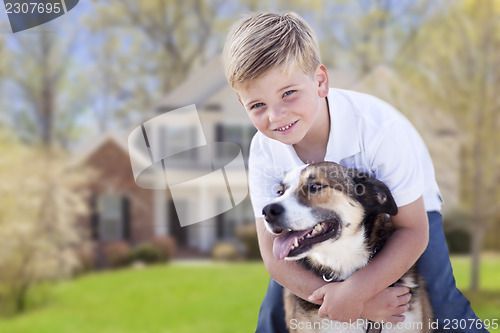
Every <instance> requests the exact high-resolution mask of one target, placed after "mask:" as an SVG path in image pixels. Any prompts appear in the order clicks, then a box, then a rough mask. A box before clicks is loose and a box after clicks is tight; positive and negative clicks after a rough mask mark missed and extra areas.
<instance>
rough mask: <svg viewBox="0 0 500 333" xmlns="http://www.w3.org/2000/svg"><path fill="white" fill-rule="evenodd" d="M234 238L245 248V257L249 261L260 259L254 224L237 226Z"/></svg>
mask: <svg viewBox="0 0 500 333" xmlns="http://www.w3.org/2000/svg"><path fill="white" fill-rule="evenodd" d="M236 236H237V237H238V239H239V240H240V241H241V242H242V243H243V245H244V246H245V257H246V258H247V259H250V260H256V259H259V260H260V259H262V258H261V256H260V250H259V241H258V239H257V228H256V227H255V224H244V225H241V226H239V228H238V230H237V231H236Z"/></svg>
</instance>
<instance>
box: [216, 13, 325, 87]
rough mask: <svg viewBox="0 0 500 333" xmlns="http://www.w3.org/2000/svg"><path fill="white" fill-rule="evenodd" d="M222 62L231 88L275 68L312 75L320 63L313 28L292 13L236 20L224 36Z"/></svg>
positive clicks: (242, 84)
mask: <svg viewBox="0 0 500 333" xmlns="http://www.w3.org/2000/svg"><path fill="white" fill-rule="evenodd" d="M223 61H224V69H225V74H226V78H227V80H228V82H229V84H230V85H231V86H232V87H233V88H234V89H238V88H240V87H244V86H246V85H247V84H248V82H249V81H251V80H253V79H256V78H259V77H262V76H264V75H265V74H266V73H267V72H269V70H271V69H273V68H276V67H282V69H284V70H291V69H292V68H297V69H299V70H301V71H302V72H304V73H305V74H310V75H313V73H314V71H315V69H316V68H317V66H318V65H319V64H320V63H321V61H320V57H319V47H318V42H317V39H316V35H315V33H314V31H313V29H312V28H311V27H310V26H309V25H308V24H307V23H306V22H305V21H304V20H303V19H302V18H301V17H300V16H298V15H297V14H295V13H286V14H283V15H280V14H272V13H260V14H255V15H252V16H249V17H246V18H243V19H242V20H240V21H238V22H237V23H236V24H235V25H233V28H232V29H231V31H230V32H229V34H228V36H227V39H226V43H225V46H224V51H223ZM294 66H296V67H294Z"/></svg>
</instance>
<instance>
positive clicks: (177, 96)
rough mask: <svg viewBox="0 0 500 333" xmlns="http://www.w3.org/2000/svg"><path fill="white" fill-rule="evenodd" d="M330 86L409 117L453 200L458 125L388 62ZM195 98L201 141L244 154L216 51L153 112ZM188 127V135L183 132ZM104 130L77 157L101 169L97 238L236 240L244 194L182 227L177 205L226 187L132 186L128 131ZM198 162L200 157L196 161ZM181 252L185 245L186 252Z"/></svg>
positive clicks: (246, 205) (187, 168)
mask: <svg viewBox="0 0 500 333" xmlns="http://www.w3.org/2000/svg"><path fill="white" fill-rule="evenodd" d="M329 73H330V77H331V82H332V86H334V87H338V88H346V89H352V90H358V91H362V92H367V93H371V94H373V95H376V96H378V97H380V98H382V99H385V100H386V101H388V102H389V103H391V104H393V105H395V106H396V107H397V108H398V109H400V110H401V111H402V112H403V113H405V114H406V116H407V117H408V118H409V119H410V120H411V121H412V122H413V123H414V124H415V126H416V128H417V129H418V130H419V132H420V133H421V134H422V136H423V138H424V141H426V143H427V145H428V146H429V150H430V153H431V155H432V157H433V159H434V162H435V165H436V171H437V178H438V182H439V184H440V185H441V189H442V192H443V193H442V194H443V196H444V198H445V200H446V202H447V207H452V208H453V206H454V205H455V204H456V202H458V196H457V193H458V191H457V186H458V182H457V181H456V179H457V177H458V170H457V166H456V163H455V161H456V160H457V159H458V153H459V142H458V140H457V139H456V133H457V131H456V129H455V126H454V125H453V123H452V122H451V121H450V120H449V118H447V117H445V116H444V115H443V114H442V113H441V112H439V110H435V109H433V108H432V107H431V106H430V105H429V104H428V103H426V101H425V100H424V99H423V98H421V97H419V95H418V94H417V93H415V92H414V91H413V90H412V89H411V88H410V87H409V86H407V85H405V84H404V82H402V80H401V79H400V78H399V77H398V76H397V74H396V73H395V72H394V71H393V70H391V69H390V68H387V67H384V66H380V67H377V68H375V69H374V71H373V72H371V73H369V74H368V75H367V76H365V77H364V78H361V79H357V78H356V77H355V76H354V75H352V74H350V73H349V72H348V71H342V70H331V71H329ZM191 104H195V105H196V108H197V111H198V115H199V118H200V122H201V126H202V128H203V135H204V136H205V139H206V141H207V142H233V143H236V144H238V145H239V147H240V149H241V151H242V154H243V156H244V157H245V158H246V157H247V156H248V151H249V145H250V141H251V138H252V137H253V135H254V133H255V129H254V127H253V126H252V124H251V123H250V121H249V119H248V116H247V115H246V114H245V111H244V109H243V108H242V107H241V105H240V103H239V101H238V99H237V97H236V95H235V93H234V92H233V91H232V89H231V88H230V87H229V85H228V84H227V83H226V80H225V78H224V74H223V69H222V64H221V60H220V58H215V59H213V60H212V61H210V62H208V63H207V64H206V65H205V66H204V67H202V68H201V69H200V70H198V71H197V72H196V73H194V75H191V76H190V77H188V78H187V79H186V81H184V82H183V83H182V84H181V85H179V86H178V87H177V88H176V89H174V90H173V91H172V92H171V93H169V94H168V95H167V96H165V97H164V98H163V99H162V100H161V101H160V103H159V106H158V108H157V113H158V114H164V113H165V112H168V111H171V110H175V109H179V108H181V107H184V106H187V105H191ZM172 126H173V127H172V128H170V130H166V131H165V137H164V142H170V143H171V144H175V142H178V141H176V140H187V139H188V137H189V136H190V135H196V134H192V133H193V131H192V128H191V127H190V126H191V125H190V124H189V123H182V122H179V123H176V124H175V125H172ZM189 133H191V134H189ZM128 134H129V133H126V134H125V135H121V136H120V135H117V134H108V135H105V136H103V137H102V138H100V140H99V141H98V142H97V143H96V144H95V145H94V146H92V147H91V148H90V149H89V151H88V152H87V153H86V154H83V155H82V157H81V161H82V163H85V164H86V165H89V166H91V167H92V168H94V169H96V170H98V171H99V172H100V177H99V178H98V181H96V182H95V183H94V184H92V186H91V189H92V193H93V195H92V198H91V199H90V200H91V203H92V207H93V214H92V215H91V216H89V217H87V219H86V222H84V224H85V225H86V226H87V228H89V229H90V230H92V235H93V237H94V239H95V240H96V241H97V242H98V243H103V242H109V241H114V240H123V241H126V242H129V243H130V244H132V245H134V244H139V243H141V242H144V241H148V240H150V239H152V238H154V237H156V236H163V235H172V236H173V237H175V239H176V241H177V245H178V248H179V249H180V253H183V250H185V251H187V250H188V249H195V250H196V251H197V252H196V253H197V254H198V255H203V254H207V253H208V252H209V251H210V249H211V248H212V247H213V245H214V244H216V243H217V242H219V241H221V240H226V241H232V242H237V240H236V237H235V234H236V230H237V228H238V227H239V226H241V225H244V224H253V223H254V217H253V212H252V208H251V204H250V201H249V198H248V197H247V198H246V199H245V200H243V202H241V203H240V204H238V205H237V206H236V207H234V208H233V209H231V210H229V211H227V212H225V213H223V214H220V215H217V216H214V217H212V218H209V219H207V220H206V221H203V222H201V223H196V224H192V225H188V226H185V227H181V225H180V223H179V218H178V214H177V213H178V211H179V207H180V206H182V209H183V211H186V212H189V213H193V214H194V213H196V212H197V211H198V210H200V209H208V208H210V207H217V206H218V205H221V202H222V201H221V200H222V199H223V197H224V196H225V195H227V193H226V192H227V190H226V188H225V187H221V188H218V189H212V190H211V191H209V192H207V191H203V190H200V189H195V188H192V189H186V190H185V192H184V193H183V194H182V195H181V197H180V198H176V200H175V202H174V200H173V198H172V194H171V193H170V191H169V190H168V188H167V189H165V190H161V189H160V190H158V189H157V190H147V189H142V188H140V187H138V186H137V185H136V184H135V182H134V176H133V174H132V169H131V165H130V159H129V155H128V147H127V135H128ZM202 163H203V162H202V161H201V160H200V162H199V165H201V164H202ZM197 165H198V163H191V165H187V164H184V165H179V167H178V168H177V170H175V172H174V174H175V175H174V176H172V177H174V178H175V177H181V176H182V177H186V173H189V172H192V171H193V170H194V169H196V167H197ZM245 177H246V173H242V174H241V175H240V176H239V180H240V182H238V184H237V185H236V186H239V187H244V186H246V178H245ZM184 253H186V252H184Z"/></svg>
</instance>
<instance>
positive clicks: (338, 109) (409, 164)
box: [248, 88, 442, 217]
mask: <svg viewBox="0 0 500 333" xmlns="http://www.w3.org/2000/svg"><path fill="white" fill-rule="evenodd" d="M327 99H328V106H329V112H330V122H331V123H330V137H329V139H328V144H327V148H326V155H325V161H331V162H336V163H339V164H341V165H343V166H345V167H348V168H355V169H358V170H360V171H364V172H367V173H368V174H369V175H370V176H372V177H375V178H377V179H378V180H380V181H382V182H383V183H385V184H386V185H387V187H388V188H389V189H390V190H391V192H392V195H393V197H394V199H395V201H396V204H397V205H398V206H404V205H407V204H409V203H411V202H413V201H415V200H416V199H418V198H419V197H420V196H421V195H423V197H424V203H425V208H426V210H427V211H440V210H441V204H442V199H441V195H440V193H439V187H438V185H437V182H436V179H435V175H434V166H433V164H432V160H431V158H430V155H429V152H428V151H427V148H426V147H425V144H424V142H423V140H422V138H421V137H420V135H419V134H418V132H417V131H416V130H415V128H414V127H413V125H412V124H411V123H410V122H409V121H408V120H407V119H406V118H405V117H404V116H403V115H402V114H401V113H400V112H399V111H397V110H396V109H395V108H394V107H392V106H391V105H389V104H388V103H386V102H384V101H382V100H380V99H378V98H376V97H374V96H370V95H367V94H362V93H358V92H354V91H349V90H341V89H333V88H331V89H330V91H329V93H328V96H327ZM301 165H304V162H302V160H300V158H299V157H298V156H297V154H296V152H295V149H294V148H293V146H291V145H286V144H283V143H281V142H279V141H276V140H272V139H270V138H268V137H266V136H264V135H263V134H262V133H260V132H257V133H256V134H255V136H254V137H253V139H252V143H251V146H250V157H249V165H248V168H249V187H250V197H251V200H252V205H253V209H254V213H255V216H256V217H262V208H263V207H264V206H265V205H267V204H268V203H269V202H270V201H271V200H272V199H273V198H275V197H277V193H276V191H277V188H278V186H279V184H280V182H281V181H282V179H283V177H284V175H285V174H286V173H287V172H288V171H289V170H291V169H293V168H295V167H298V166H301Z"/></svg>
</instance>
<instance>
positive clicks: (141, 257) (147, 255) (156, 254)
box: [132, 243, 161, 264]
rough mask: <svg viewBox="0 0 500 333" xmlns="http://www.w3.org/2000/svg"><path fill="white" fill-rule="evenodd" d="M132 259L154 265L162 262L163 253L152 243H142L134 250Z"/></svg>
mask: <svg viewBox="0 0 500 333" xmlns="http://www.w3.org/2000/svg"><path fill="white" fill-rule="evenodd" d="M132 259H133V261H141V262H144V263H147V264H152V263H155V262H159V261H160V260H161V252H160V250H159V249H158V248H157V247H156V246H154V245H153V244H152V243H142V244H140V245H138V246H137V247H136V248H134V249H133V251H132Z"/></svg>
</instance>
